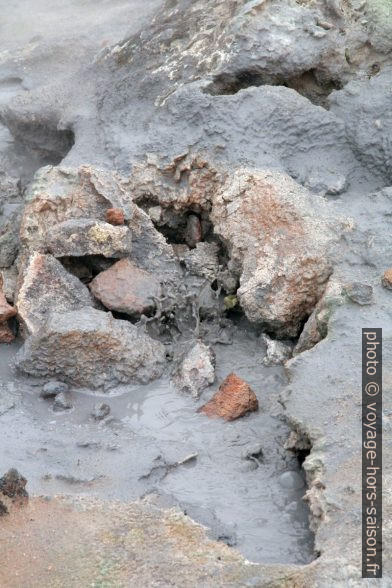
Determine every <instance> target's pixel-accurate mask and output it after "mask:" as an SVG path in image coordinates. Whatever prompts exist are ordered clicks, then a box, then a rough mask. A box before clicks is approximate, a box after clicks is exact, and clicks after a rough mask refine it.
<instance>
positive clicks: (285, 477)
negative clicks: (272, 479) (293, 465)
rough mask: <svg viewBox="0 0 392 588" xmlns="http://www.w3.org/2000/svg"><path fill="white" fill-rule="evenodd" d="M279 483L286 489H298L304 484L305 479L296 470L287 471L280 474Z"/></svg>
mask: <svg viewBox="0 0 392 588" xmlns="http://www.w3.org/2000/svg"><path fill="white" fill-rule="evenodd" d="M279 484H280V485H281V486H283V488H287V489H288V490H299V489H300V488H303V487H304V486H305V480H304V479H303V477H302V476H301V475H300V474H299V473H298V472H294V471H289V472H284V473H283V474H281V475H280V477H279Z"/></svg>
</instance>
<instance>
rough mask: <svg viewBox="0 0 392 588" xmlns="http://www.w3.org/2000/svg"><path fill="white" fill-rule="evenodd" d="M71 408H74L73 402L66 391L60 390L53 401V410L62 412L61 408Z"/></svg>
mask: <svg viewBox="0 0 392 588" xmlns="http://www.w3.org/2000/svg"><path fill="white" fill-rule="evenodd" d="M71 408H73V404H72V402H71V399H70V398H69V397H68V395H67V394H66V393H65V392H59V393H58V394H56V396H55V399H54V402H53V410H54V411H55V412H60V411H61V410H70V409H71Z"/></svg>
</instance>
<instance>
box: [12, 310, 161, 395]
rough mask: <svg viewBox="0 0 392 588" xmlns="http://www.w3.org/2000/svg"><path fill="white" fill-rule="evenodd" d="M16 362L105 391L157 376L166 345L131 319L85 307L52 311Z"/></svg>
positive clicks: (26, 370)
mask: <svg viewBox="0 0 392 588" xmlns="http://www.w3.org/2000/svg"><path fill="white" fill-rule="evenodd" d="M16 365H17V367H18V369H19V370H20V371H22V372H23V373H26V374H29V375H31V376H38V377H46V378H48V377H49V378H54V379H61V380H62V381H65V382H67V383H68V384H70V385H74V386H77V387H87V388H93V389H98V388H103V389H105V390H108V389H110V388H113V387H114V386H118V385H119V384H127V383H130V382H137V383H146V382H149V381H150V380H153V379H155V378H158V377H159V376H161V375H162V372H163V369H164V366H165V348H164V346H163V345H162V344H161V343H160V342H158V341H155V340H154V339H151V337H149V336H148V335H146V334H145V333H143V332H142V331H140V330H138V329H137V328H136V327H135V326H134V325H132V324H131V323H130V322H128V321H122V320H118V319H115V318H113V316H112V315H111V314H110V313H107V312H103V311H99V310H96V309H93V308H87V307H86V308H84V309H81V310H75V311H71V312H65V313H62V314H60V313H58V314H57V313H53V314H51V316H50V318H49V319H48V321H47V322H45V323H44V324H43V325H42V326H41V327H40V328H39V329H38V330H37V331H36V333H35V334H34V335H31V336H30V337H29V338H28V339H27V340H26V342H25V344H24V346H23V347H22V349H21V350H19V352H18V354H17V356H16Z"/></svg>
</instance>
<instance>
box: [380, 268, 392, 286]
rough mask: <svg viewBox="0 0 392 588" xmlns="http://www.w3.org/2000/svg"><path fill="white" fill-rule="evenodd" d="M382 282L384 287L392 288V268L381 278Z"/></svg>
mask: <svg viewBox="0 0 392 588" xmlns="http://www.w3.org/2000/svg"><path fill="white" fill-rule="evenodd" d="M381 284H382V285H383V286H384V288H387V289H388V290H392V268H389V269H387V270H385V272H384V275H383V277H382V279H381Z"/></svg>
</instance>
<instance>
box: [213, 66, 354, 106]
mask: <svg viewBox="0 0 392 588" xmlns="http://www.w3.org/2000/svg"><path fill="white" fill-rule="evenodd" d="M264 85H269V86H283V87H285V88H291V89H292V90H295V91H296V92H298V93H299V94H301V95H302V96H305V98H308V100H310V101H311V102H313V104H316V105H317V106H323V107H324V108H327V106H328V101H327V98H328V96H329V94H330V93H331V92H332V91H333V90H339V89H341V88H342V87H343V86H342V84H341V82H339V81H336V80H332V79H323V76H322V75H320V74H319V73H318V72H317V71H316V70H315V69H310V70H308V71H305V72H304V73H302V74H300V75H295V76H293V77H284V76H276V77H275V76H271V75H270V74H265V73H264V72H263V71H260V70H259V69H258V68H254V69H245V70H241V71H239V72H237V73H230V74H225V73H222V74H219V75H217V76H216V77H215V79H214V80H213V82H212V83H211V84H209V85H207V87H206V88H205V89H204V91H205V93H207V94H211V95H212V96H220V95H229V94H237V92H239V91H240V90H244V89H246V88H252V87H258V86H264Z"/></svg>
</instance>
